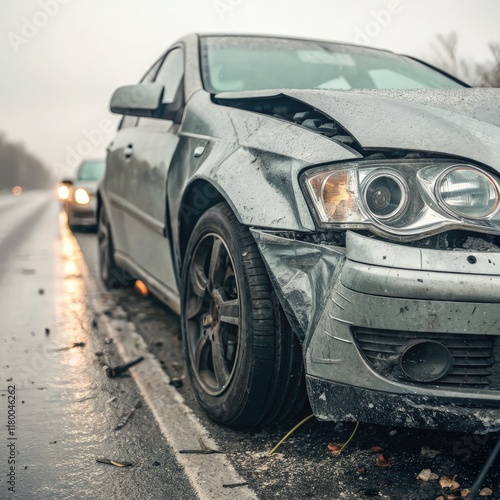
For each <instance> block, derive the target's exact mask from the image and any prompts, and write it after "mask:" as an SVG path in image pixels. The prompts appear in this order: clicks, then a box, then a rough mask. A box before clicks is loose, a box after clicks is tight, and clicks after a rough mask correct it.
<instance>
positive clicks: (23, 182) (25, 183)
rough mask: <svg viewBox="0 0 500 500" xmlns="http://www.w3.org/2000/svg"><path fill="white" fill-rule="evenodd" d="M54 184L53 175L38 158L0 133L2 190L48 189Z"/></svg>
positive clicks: (0, 183) (0, 182)
mask: <svg viewBox="0 0 500 500" xmlns="http://www.w3.org/2000/svg"><path fill="white" fill-rule="evenodd" d="M53 182H54V180H53V178H52V174H51V173H50V172H49V171H48V170H47V169H46V168H45V166H44V165H43V164H42V162H41V161H40V160H39V159H38V158H36V157H35V156H34V155H32V154H31V153H29V152H28V151H26V148H25V147H24V146H23V145H22V144H18V143H13V142H10V141H8V140H7V139H6V137H5V135H4V134H2V133H0V189H5V188H7V189H10V188H12V187H13V186H17V185H19V186H22V187H23V188H25V189H33V188H35V189H36V188H46V187H49V186H51V185H52V184H53Z"/></svg>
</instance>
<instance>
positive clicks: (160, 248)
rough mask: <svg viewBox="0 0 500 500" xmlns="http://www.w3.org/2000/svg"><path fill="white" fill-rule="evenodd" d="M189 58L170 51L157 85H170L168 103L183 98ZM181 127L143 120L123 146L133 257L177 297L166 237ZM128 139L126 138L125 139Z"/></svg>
mask: <svg viewBox="0 0 500 500" xmlns="http://www.w3.org/2000/svg"><path fill="white" fill-rule="evenodd" d="M183 75H184V55H183V51H182V47H180V46H177V47H174V48H172V49H171V50H170V51H169V52H167V54H166V56H165V58H164V59H163V61H162V63H161V66H160V67H159V70H158V72H157V74H156V76H155V78H154V81H156V82H159V83H162V84H163V85H165V92H164V96H163V100H164V102H171V101H173V100H174V98H175V97H176V96H178V95H179V90H181V91H182V88H181V87H180V86H181V85H182V84H183ZM178 128H179V123H175V122H174V121H171V120H165V119H157V118H143V117H141V118H139V120H138V123H137V125H136V126H135V127H133V131H132V133H131V134H129V135H127V140H125V142H124V143H123V144H122V147H124V149H123V152H122V154H123V157H124V162H123V175H124V176H126V177H127V181H126V184H127V186H126V188H125V189H124V190H123V198H122V199H121V200H120V204H121V212H122V217H123V232H124V233H125V234H126V236H125V239H126V241H125V243H126V251H127V254H128V257H129V258H130V259H131V260H132V261H133V264H134V265H135V266H137V267H138V268H139V270H140V273H141V274H143V275H144V276H145V277H146V278H148V280H149V281H150V282H152V281H154V280H158V281H160V284H161V285H162V286H163V287H168V289H170V291H171V292H172V293H174V294H177V283H176V278H175V274H174V273H175V271H174V266H173V260H172V254H171V247H170V242H169V241H168V238H167V237H166V231H165V225H166V208H165V207H166V181H167V174H168V169H169V166H170V162H171V161H172V158H173V156H174V153H175V151H176V149H177V145H178V143H179V138H178V135H177V131H178ZM125 135H126V134H125Z"/></svg>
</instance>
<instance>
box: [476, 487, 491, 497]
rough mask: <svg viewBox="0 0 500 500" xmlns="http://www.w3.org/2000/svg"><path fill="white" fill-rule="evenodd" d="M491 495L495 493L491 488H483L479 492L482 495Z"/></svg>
mask: <svg viewBox="0 0 500 500" xmlns="http://www.w3.org/2000/svg"><path fill="white" fill-rule="evenodd" d="M491 495H493V490H491V489H490V488H483V489H482V490H481V491H480V492H479V496H480V497H490V496H491Z"/></svg>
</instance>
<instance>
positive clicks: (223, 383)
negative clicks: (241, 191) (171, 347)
mask: <svg viewBox="0 0 500 500" xmlns="http://www.w3.org/2000/svg"><path fill="white" fill-rule="evenodd" d="M240 309H241V307H240V297H239V293H238V277H237V276H236V273H235V268H234V263H233V260H232V257H231V254H230V252H229V250H228V248H227V245H226V243H225V242H224V240H223V239H222V238H221V237H220V236H218V235H217V234H215V233H210V234H207V235H205V236H204V237H203V238H202V239H201V240H200V241H199V242H198V244H197V246H196V248H195V250H194V252H193V258H192V259H191V262H190V267H189V271H188V280H187V295H186V314H185V321H186V335H187V339H186V340H187V347H188V355H189V357H190V361H191V367H192V370H193V372H194V375H195V377H196V379H197V381H198V382H199V384H200V385H201V386H202V388H203V390H204V391H205V392H206V393H208V394H209V395H211V396H218V395H221V394H222V393H223V392H224V391H225V390H226V389H227V388H228V386H229V384H230V382H231V380H232V379H233V377H234V373H235V371H236V367H237V364H238V360H239V354H240Z"/></svg>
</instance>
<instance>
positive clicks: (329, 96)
mask: <svg viewBox="0 0 500 500" xmlns="http://www.w3.org/2000/svg"><path fill="white" fill-rule="evenodd" d="M283 95H284V96H288V97H291V98H292V99H296V100H298V101H302V102H304V103H307V104H309V105H310V106H312V107H314V108H316V109H317V110H318V111H321V112H323V113H324V114H326V115H328V116H329V117H331V118H333V119H334V120H335V121H337V122H338V123H340V124H341V125H342V126H343V127H344V128H345V129H347V130H348V131H349V132H350V133H351V134H352V135H353V136H354V138H355V139H356V140H357V141H358V143H359V144H360V145H361V147H362V148H363V149H372V148H375V149H376V148H391V149H409V150H423V151H431V152H438V153H445V154H450V155H454V156H461V157H464V158H468V159H471V160H475V161H477V162H481V163H484V164H486V165H490V166H491V167H493V168H495V169H496V170H497V171H498V172H500V90H499V89H459V90H286V89H285V90H272V91H257V92H231V93H229V92H225V93H222V94H218V95H217V96H216V99H217V100H222V101H223V100H224V99H232V100H235V99H256V98H273V97H278V96H283Z"/></svg>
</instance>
